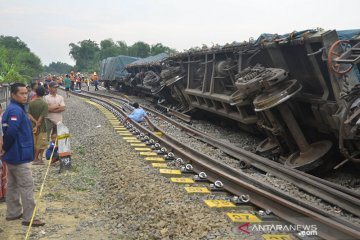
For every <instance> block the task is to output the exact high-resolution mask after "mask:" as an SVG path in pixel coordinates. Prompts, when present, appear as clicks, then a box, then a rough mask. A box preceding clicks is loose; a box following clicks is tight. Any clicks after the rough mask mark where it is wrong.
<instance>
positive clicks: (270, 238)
mask: <svg viewBox="0 0 360 240" xmlns="http://www.w3.org/2000/svg"><path fill="white" fill-rule="evenodd" d="M261 236H262V237H263V239H264V240H294V238H293V237H292V236H291V235H288V234H263V235H261Z"/></svg>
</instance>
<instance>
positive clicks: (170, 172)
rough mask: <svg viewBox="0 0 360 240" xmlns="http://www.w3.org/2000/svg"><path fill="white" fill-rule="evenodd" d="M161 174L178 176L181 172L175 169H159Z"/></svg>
mask: <svg viewBox="0 0 360 240" xmlns="http://www.w3.org/2000/svg"><path fill="white" fill-rule="evenodd" d="M160 173H161V174H173V175H180V174H181V171H180V170H176V169H164V168H162V169H160Z"/></svg>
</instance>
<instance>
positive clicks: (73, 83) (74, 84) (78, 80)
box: [45, 71, 99, 97]
mask: <svg viewBox="0 0 360 240" xmlns="http://www.w3.org/2000/svg"><path fill="white" fill-rule="evenodd" d="M53 80H54V81H55V82H57V83H58V84H61V85H64V87H65V91H66V92H67V93H66V97H70V94H69V93H68V92H69V91H70V90H71V91H74V90H76V89H78V90H81V88H82V83H85V84H86V86H87V90H88V91H89V90H90V84H93V85H94V86H95V91H98V90H99V78H98V76H97V74H96V72H94V73H93V74H92V75H91V77H90V78H89V77H88V76H87V75H84V74H83V73H80V72H78V73H76V74H75V72H74V71H71V72H70V73H69V74H65V75H64V76H60V77H57V78H55V79H54V77H52V76H51V74H49V75H48V76H47V78H46V80H45V82H51V81H53Z"/></svg>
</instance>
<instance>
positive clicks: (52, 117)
mask: <svg viewBox="0 0 360 240" xmlns="http://www.w3.org/2000/svg"><path fill="white" fill-rule="evenodd" d="M58 87H59V85H58V84H57V83H56V82H54V81H53V82H50V84H49V95H46V96H45V97H44V101H45V102H46V103H47V105H48V108H49V114H48V116H47V118H46V132H47V137H48V141H49V140H50V134H51V132H52V133H56V130H57V129H56V125H57V124H58V123H59V122H62V112H63V111H65V102H64V98H63V97H62V96H61V95H59V94H57V88H58Z"/></svg>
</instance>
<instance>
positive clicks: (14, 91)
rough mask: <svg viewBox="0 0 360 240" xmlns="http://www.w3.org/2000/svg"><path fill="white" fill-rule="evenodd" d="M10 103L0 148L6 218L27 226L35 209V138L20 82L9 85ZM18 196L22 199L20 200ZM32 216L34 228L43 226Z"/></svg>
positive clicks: (22, 85)
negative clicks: (4, 173) (4, 166)
mask: <svg viewBox="0 0 360 240" xmlns="http://www.w3.org/2000/svg"><path fill="white" fill-rule="evenodd" d="M10 92H11V103H10V105H9V106H8V107H7V108H6V111H5V112H4V114H3V117H2V126H3V132H4V137H3V138H4V143H3V147H2V149H1V154H0V155H3V160H4V161H5V162H6V163H7V167H8V191H7V196H6V206H7V210H6V220H8V221H10V220H17V219H20V218H21V217H22V218H23V221H22V224H23V225H25V226H29V224H30V221H31V217H32V214H33V211H34V208H35V199H34V182H33V178H32V172H31V164H30V163H31V162H32V161H33V160H34V139H33V134H32V128H31V122H30V120H29V118H28V116H27V114H26V112H25V110H24V104H25V103H26V100H27V89H26V86H25V85H24V84H22V83H14V84H13V85H11V87H10ZM20 198H21V201H20ZM43 225H45V223H44V222H42V221H40V220H38V219H35V220H34V221H33V223H32V226H33V227H38V226H43Z"/></svg>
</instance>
